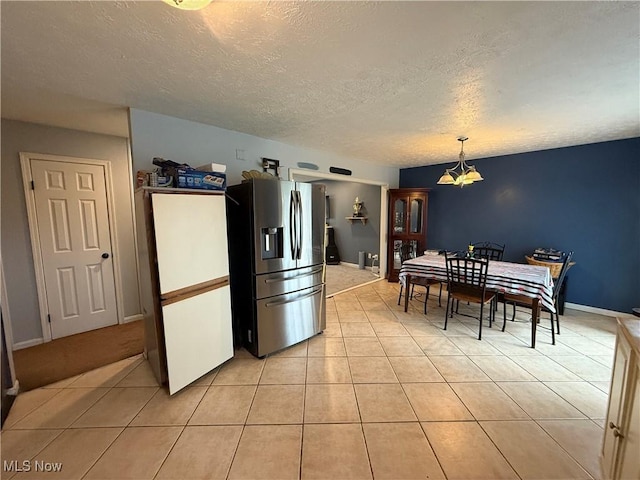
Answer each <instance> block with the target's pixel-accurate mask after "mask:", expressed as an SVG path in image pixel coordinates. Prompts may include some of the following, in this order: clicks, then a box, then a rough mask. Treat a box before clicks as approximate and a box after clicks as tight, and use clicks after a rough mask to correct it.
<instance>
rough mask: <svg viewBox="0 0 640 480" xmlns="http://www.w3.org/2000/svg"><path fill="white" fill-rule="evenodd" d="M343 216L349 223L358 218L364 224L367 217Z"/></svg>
mask: <svg viewBox="0 0 640 480" xmlns="http://www.w3.org/2000/svg"><path fill="white" fill-rule="evenodd" d="M344 218H346V219H347V220H349V223H353V221H354V220H360V221H361V222H362V224H363V225H365V224H366V223H367V218H368V217H344Z"/></svg>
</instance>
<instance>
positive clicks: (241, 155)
mask: <svg viewBox="0 0 640 480" xmlns="http://www.w3.org/2000/svg"><path fill="white" fill-rule="evenodd" d="M236 160H245V158H244V150H242V149H240V148H236Z"/></svg>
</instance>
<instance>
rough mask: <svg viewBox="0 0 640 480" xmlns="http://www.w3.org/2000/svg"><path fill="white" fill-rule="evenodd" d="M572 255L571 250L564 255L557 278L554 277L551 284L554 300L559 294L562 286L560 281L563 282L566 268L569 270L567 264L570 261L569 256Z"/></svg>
mask: <svg viewBox="0 0 640 480" xmlns="http://www.w3.org/2000/svg"><path fill="white" fill-rule="evenodd" d="M572 257H573V252H569V253H567V254H566V255H565V257H564V261H563V262H562V268H561V269H560V274H559V275H558V278H555V279H554V280H553V281H554V284H553V300H554V301H555V300H556V299H557V298H558V295H559V294H560V288H561V287H562V282H564V277H565V276H566V275H567V270H569V264H570V263H571V258H572Z"/></svg>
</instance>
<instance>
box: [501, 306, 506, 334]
mask: <svg viewBox="0 0 640 480" xmlns="http://www.w3.org/2000/svg"><path fill="white" fill-rule="evenodd" d="M506 326H507V302H506V301H505V302H504V303H503V304H502V331H503V332H504V328H505V327H506Z"/></svg>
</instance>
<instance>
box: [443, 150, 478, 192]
mask: <svg viewBox="0 0 640 480" xmlns="http://www.w3.org/2000/svg"><path fill="white" fill-rule="evenodd" d="M467 140H469V139H468V138H467V137H458V141H459V142H461V146H460V155H459V159H458V163H456V165H455V166H454V167H453V168H447V169H446V170H445V171H444V173H443V174H442V176H441V177H440V179H439V180H438V185H454V186H456V187H460V188H462V187H464V186H465V185H471V184H472V183H474V182H480V181H482V180H484V178H482V175H480V172H478V170H477V169H476V167H474V166H469V165H467V162H466V161H465V159H464V142H465V141H467Z"/></svg>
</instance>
